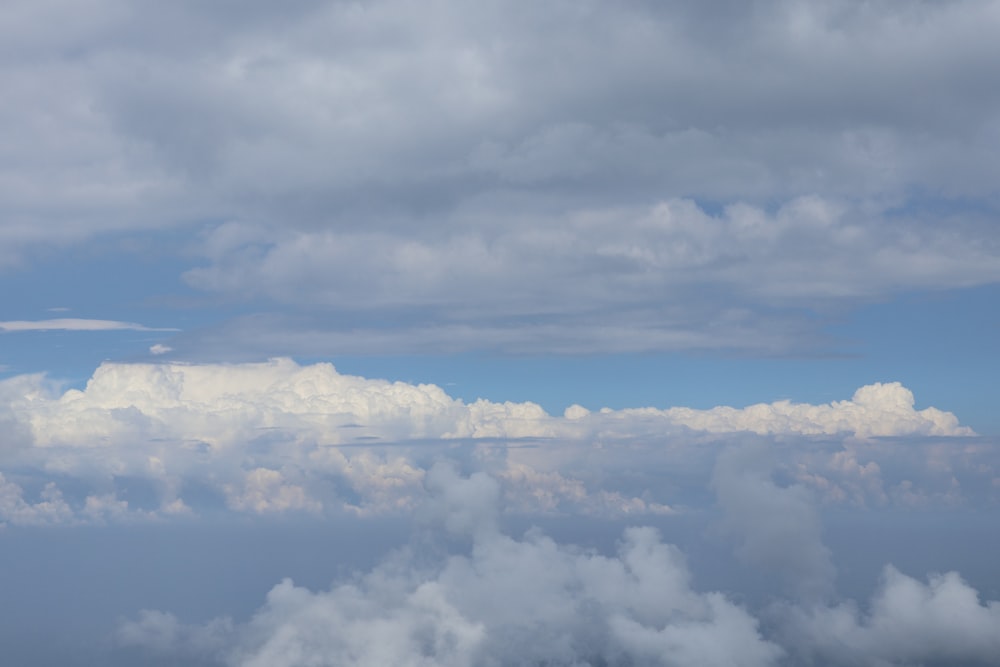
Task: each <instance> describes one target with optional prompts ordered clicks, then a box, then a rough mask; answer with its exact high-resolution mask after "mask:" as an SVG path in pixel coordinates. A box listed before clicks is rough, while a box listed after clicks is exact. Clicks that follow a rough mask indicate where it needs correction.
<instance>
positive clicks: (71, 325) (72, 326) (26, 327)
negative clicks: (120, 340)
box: [0, 318, 180, 333]
mask: <svg viewBox="0 0 1000 667" xmlns="http://www.w3.org/2000/svg"><path fill="white" fill-rule="evenodd" d="M0 331H2V332H4V333H16V332H22V331H180V329H173V328H166V327H147V326H145V325H142V324H136V323H135V322H119V321H117V320H90V319H81V318H61V319H54V320H8V321H6V322H0Z"/></svg>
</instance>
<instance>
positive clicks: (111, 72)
mask: <svg viewBox="0 0 1000 667" xmlns="http://www.w3.org/2000/svg"><path fill="white" fill-rule="evenodd" d="M14 7H15V8H14V9H12V10H11V16H12V17H15V18H12V19H11V21H10V22H9V23H8V24H7V25H5V26H4V27H3V28H2V29H0V31H2V34H0V41H2V42H3V43H4V45H5V47H4V50H3V54H0V83H2V85H3V89H4V90H5V92H6V95H7V99H8V100H9V102H10V103H9V104H8V105H7V109H6V110H5V111H4V115H3V118H2V120H3V123H2V126H3V128H4V129H3V130H2V131H0V132H2V135H0V140H2V141H3V144H4V145H5V146H7V147H8V150H7V151H6V152H5V156H4V158H3V159H2V160H0V209H2V210H3V211H4V216H3V222H2V223H0V248H2V250H0V266H5V267H8V268H10V269H16V268H17V267H23V266H25V265H30V263H31V262H32V260H33V258H34V257H35V256H36V253H38V252H41V251H42V250H43V249H46V248H52V247H62V248H67V247H72V248H76V247H89V246H87V244H89V243H95V244H97V243H98V242H99V241H100V247H101V248H102V249H103V250H104V251H105V252H107V251H108V245H109V244H107V242H106V241H107V239H108V238H112V239H114V238H117V237H119V236H121V235H128V236H130V237H131V239H130V240H129V242H127V243H123V244H122V245H121V247H120V248H119V249H118V250H116V251H114V252H121V253H125V254H129V253H131V252H134V250H129V248H132V249H134V248H136V247H148V246H149V245H151V244H156V246H157V247H158V248H161V247H166V246H169V245H170V244H160V243H159V240H161V239H162V238H165V237H167V236H168V235H169V234H170V233H174V232H180V234H181V235H182V236H183V238H184V239H186V240H185V241H184V242H182V243H181V245H184V244H185V243H189V244H190V247H188V248H181V249H179V252H178V256H179V261H180V262H181V263H182V264H179V265H178V266H177V267H176V273H178V274H179V273H183V276H184V280H185V281H186V282H187V284H188V285H189V286H191V287H193V288H195V289H196V290H198V291H200V292H203V293H206V295H207V296H209V297H210V298H212V299H220V298H221V299H222V300H223V301H224V302H232V301H233V300H238V301H241V302H243V300H246V299H249V300H250V303H251V304H252V308H251V309H250V313H251V314H250V315H248V316H247V317H246V318H233V319H230V320H226V321H221V322H218V323H216V327H215V328H209V329H208V330H198V331H195V332H192V333H191V334H190V335H188V336H186V337H182V338H181V340H179V341H178V342H177V343H176V344H174V343H171V344H170V345H169V346H170V347H174V348H175V349H176V350H177V351H178V354H180V355H185V358H189V359H193V358H202V359H206V358H213V356H214V358H215V359H218V358H221V356H220V355H222V354H223V353H224V352H225V351H227V350H228V351H229V353H230V354H233V355H235V356H241V357H242V358H244V359H245V358H248V357H254V358H264V357H267V356H273V355H275V354H311V355H318V354H324V355H328V354H332V353H334V352H343V351H344V350H349V351H352V352H379V353H384V352H387V351H399V350H407V351H411V352H426V351H434V352H443V351H453V350H461V349H490V350H501V351H504V352H525V351H530V352H546V353H551V352H558V353H573V352H607V351H614V352H631V351H647V350H689V349H727V350H741V351H744V352H751V353H753V354H787V353H789V352H795V353H801V352H815V351H816V350H820V349H822V350H826V349H829V347H830V345H831V343H830V341H829V340H827V339H826V338H825V337H824V335H823V326H824V324H826V323H827V320H828V318H829V317H831V314H833V313H839V312H842V309H843V308H844V307H851V306H856V305H857V304H859V303H865V302H868V301H870V300H872V299H881V298H887V297H891V296H893V295H895V294H899V293H902V292H905V291H909V290H927V289H929V290H939V289H950V288H964V287H969V286H976V285H986V284H995V283H996V282H997V281H998V280H1000V274H998V270H997V266H998V265H1000V262H998V256H1000V242H998V238H997V234H996V226H995V225H994V224H993V223H992V219H993V213H994V211H995V208H996V201H997V200H996V196H997V190H996V185H995V182H994V180H993V179H990V178H988V177H986V176H984V175H986V174H992V173H995V172H996V171H997V167H998V164H997V155H1000V151H998V150H997V145H998V142H1000V131H998V129H1000V128H998V126H997V122H996V118H997V114H996V111H997V108H998V105H1000V99H998V97H997V95H996V94H995V93H993V92H992V91H993V88H994V86H992V85H991V84H992V70H993V64H994V63H995V62H996V60H997V59H998V58H1000V50H998V47H997V46H996V40H995V39H993V35H994V34H995V33H996V31H997V29H998V27H1000V25H998V24H1000V15H998V13H997V11H996V8H995V7H994V6H993V5H992V3H988V2H979V1H978V0H963V1H960V2H949V3H938V2H919V3H916V4H913V3H911V4H909V5H907V6H905V7H903V6H896V5H892V4H884V3H876V4H874V5H867V4H866V5H857V4H856V3H849V2H842V1H840V0H828V1H824V2H805V1H804V0H786V1H783V2H778V3H775V4H770V5H767V6H766V7H765V6H753V7H739V6H737V5H735V4H732V3H730V5H728V6H727V10H726V11H724V12H718V11H711V12H709V11H706V10H705V8H704V7H703V6H702V5H701V4H699V3H697V2H689V1H686V0H685V1H680V2H672V3H670V4H669V5H662V6H661V5H659V4H657V3H647V2H637V3H631V4H628V5H614V6H598V5H588V6H587V7H579V6H577V5H576V4H574V3H564V2H556V3H548V4H546V5H545V6H544V7H536V8H533V9H532V10H530V11H521V10H518V11H511V9H510V8H509V7H508V6H506V5H505V4H504V3H498V2H485V3H478V5H477V7H476V9H475V11H472V10H470V8H469V7H468V6H466V5H464V4H463V3H460V2H455V1H453V0H448V1H444V2H438V3H436V4H435V5H434V7H433V8H427V7H422V6H417V5H416V4H415V3H413V2H411V1H410V0H377V1H373V2H363V3H360V4H347V5H344V4H342V3H333V2H323V1H313V0H309V1H306V2H301V3H296V5H295V6H294V7H283V8H281V10H280V11H278V10H276V9H275V8H272V7H269V6H267V5H266V4H265V3H259V2H254V3H253V5H252V7H250V8H248V9H247V10H246V16H240V17H235V16H232V15H230V13H229V12H228V10H226V9H225V8H223V6H221V5H220V6H218V7H208V6H205V5H202V4H199V3H187V2H186V3H180V4H175V5H172V6H171V7H170V8H169V9H156V10H145V9H144V10H143V11H138V10H137V9H135V8H130V7H127V6H124V5H122V3H120V2H116V1H115V0H99V1H97V2H94V3H91V4H90V5H89V6H88V9H87V11H86V12H85V14H86V15H85V16H84V15H82V14H81V12H80V11H79V10H78V9H77V8H73V7H70V6H64V3H62V2H58V1H55V0H53V1H52V2H47V3H44V4H42V5H37V4H36V3H27V2H16V3H15V4H14ZM56 14H58V15H60V16H68V17H72V20H71V21H69V22H70V23H72V26H73V27H72V28H55V27H54V24H55V23H56V22H55V21H53V20H51V17H52V16H53V15H56ZM67 20H69V19H67ZM913 100H920V103H919V104H914V103H913ZM152 234H158V236H156V237H155V238H156V240H151V237H150V236H149V235H152ZM98 240H99V241H98ZM111 245H112V246H114V244H113V243H112V244H111ZM169 289H174V288H173V286H171V287H170V288H169ZM243 312H246V311H243ZM817 316H818V317H817ZM199 354H200V355H201V356H200V357H199Z"/></svg>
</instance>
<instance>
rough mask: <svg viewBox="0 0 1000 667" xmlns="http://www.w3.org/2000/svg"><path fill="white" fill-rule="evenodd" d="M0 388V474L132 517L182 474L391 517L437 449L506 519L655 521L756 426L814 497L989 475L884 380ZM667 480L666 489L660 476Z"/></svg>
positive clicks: (258, 498) (968, 483) (78, 506)
mask: <svg viewBox="0 0 1000 667" xmlns="http://www.w3.org/2000/svg"><path fill="white" fill-rule="evenodd" d="M0 397H2V401H0V420H2V421H3V422H4V423H5V430H6V432H7V433H8V438H7V444H8V447H7V449H6V450H5V453H4V458H3V459H0V466H7V465H11V466H13V465H16V466H20V467H21V468H20V469H23V470H28V471H32V474H33V475H35V476H36V477H37V478H39V479H51V478H52V476H53V475H64V476H69V477H70V478H73V479H78V480H81V481H82V482H83V485H84V487H86V488H88V489H89V490H88V491H87V492H86V494H84V495H81V496H78V497H74V498H71V499H69V500H68V501H67V502H70V504H71V505H72V506H73V507H74V520H90V519H94V520H96V519H97V518H98V515H101V516H104V515H107V518H108V519H114V518H115V516H116V515H114V513H113V512H112V513H110V514H109V513H108V512H104V511H103V509H102V511H100V512H98V511H97V509H98V505H95V503H98V501H100V502H101V504H100V507H101V508H107V509H109V510H110V509H112V508H114V507H121V508H122V509H123V510H127V514H128V516H130V517H139V516H143V513H147V514H148V513H151V512H152V513H159V514H171V513H177V512H178V511H180V512H187V511H193V512H197V511H198V509H199V508H198V507H196V506H192V505H191V503H190V499H189V498H188V497H187V496H186V495H185V494H186V491H185V489H186V488H189V487H190V485H192V484H193V485H195V486H197V487H199V488H210V489H212V490H213V493H215V494H217V495H216V498H217V502H218V503H219V505H223V504H224V505H225V506H227V507H228V508H229V509H230V510H232V511H237V512H252V513H263V514H268V513H281V512H289V511H305V512H310V513H326V512H349V513H352V514H359V515H368V514H378V513H386V512H388V513H397V512H406V511H410V510H412V508H413V507H414V506H415V505H416V504H418V503H419V501H420V499H421V498H422V496H423V494H424V490H423V489H424V484H425V483H426V474H427V471H428V470H429V469H430V467H431V466H432V465H433V463H434V461H435V460H438V459H441V458H446V459H453V460H458V461H463V465H467V466H469V467H470V469H472V470H480V471H483V472H486V473H489V474H490V475H492V476H493V477H495V478H496V479H498V480H500V481H501V483H502V494H503V497H504V500H505V506H506V507H507V508H508V510H509V511H522V512H527V513H532V512H543V513H568V514H572V513H577V512H583V513H588V514H594V515H602V516H623V515H629V514H633V515H643V514H669V513H673V512H676V511H678V508H679V507H680V508H683V506H684V504H685V503H686V502H688V500H687V499H686V496H685V495H684V493H685V492H684V491H683V489H691V488H693V486H692V485H693V484H695V480H697V483H696V484H697V485H701V486H702V487H703V486H704V484H705V483H707V480H708V477H709V476H710V474H711V470H712V466H713V461H714V457H715V455H716V454H717V453H718V452H719V450H720V448H722V447H723V446H725V444H726V443H728V442H731V441H732V440H733V439H746V438H753V437H756V436H761V437H767V438H768V439H772V440H773V439H775V438H778V440H779V442H784V443H785V444H784V445H783V446H782V448H781V449H780V450H776V451H777V452H778V453H777V454H776V456H777V459H778V460H779V461H780V464H781V466H782V474H783V475H789V476H790V477H791V478H793V479H795V480H797V481H798V482H799V483H800V484H801V485H802V487H803V488H808V489H812V490H814V491H816V492H817V493H818V494H819V496H820V497H821V498H823V499H824V500H825V501H826V502H831V503H851V504H855V505H859V506H863V505H866V504H875V505H878V504H902V505H930V506H937V505H940V504H942V503H944V504H947V505H956V504H958V505H961V504H963V503H966V502H971V501H972V499H973V498H974V499H975V500H974V502H983V501H985V500H986V498H987V497H989V496H990V494H991V493H993V492H992V491H990V489H993V488H994V487H993V486H991V485H990V481H989V480H991V479H992V478H993V477H995V476H996V474H995V472H993V471H994V470H995V469H996V465H995V451H994V450H995V447H993V446H992V445H991V444H990V443H989V442H988V441H984V440H983V439H979V438H974V437H970V436H971V435H972V432H971V430H970V429H968V428H967V427H964V426H962V425H960V424H959V422H958V420H957V418H956V417H955V416H954V415H952V414H951V413H946V412H942V411H940V410H936V409H935V408H925V409H923V410H919V411H918V410H915V409H914V407H913V396H912V394H911V392H909V390H907V389H906V388H904V387H902V386H901V385H899V384H898V383H889V384H875V385H870V386H867V387H862V388H861V389H859V390H858V391H857V392H855V395H854V396H853V398H852V399H850V400H844V401H834V402H832V403H829V404H825V405H810V404H797V403H790V402H787V401H780V402H777V403H773V404H760V405H753V406H749V407H746V408H732V407H725V406H723V407H717V408H711V409H708V410H692V409H688V408H662V409H661V408H631V409H623V410H610V409H603V410H597V411H588V410H586V409H584V408H581V407H580V406H571V407H570V408H569V409H567V411H566V414H564V415H563V416H555V415H549V414H547V413H546V412H545V411H544V410H543V409H542V408H541V407H540V406H538V405H536V404H534V403H530V402H526V403H511V402H507V403H497V402H492V401H488V400H483V399H480V400H476V401H473V402H471V403H465V402H464V401H462V400H459V399H456V398H452V397H451V396H449V395H448V394H447V393H445V392H444V391H443V390H442V389H441V388H440V387H437V386H434V385H413V384H407V383H403V382H388V381H385V380H371V379H366V378H363V377H356V376H350V375H342V374H340V373H338V372H337V371H336V370H335V369H334V367H333V366H331V365H329V364H313V365H307V366H300V365H299V364H297V363H295V362H293V361H291V360H288V359H275V360H272V361H269V362H266V363H247V364H183V363H160V364H117V363H105V364H103V365H102V366H100V367H99V368H98V369H97V370H96V371H95V372H94V374H93V376H92V377H91V378H90V380H89V381H88V383H87V385H86V386H85V387H84V388H83V389H70V390H68V391H62V390H61V389H59V388H58V386H57V385H56V384H55V383H52V382H51V381H48V380H46V379H45V378H44V377H42V376H17V377H14V378H9V379H6V380H2V381H0ZM880 438H881V440H880ZM942 438H943V439H945V440H943V441H941V440H935V439H942ZM956 438H961V439H963V440H967V441H968V442H967V443H966V444H963V445H961V447H958V446H956V445H954V444H953V443H954V442H955V439H956ZM894 439H896V440H894ZM898 439H905V440H906V441H907V444H906V445H905V447H903V446H901V445H900V444H899V443H898V442H897V440H898ZM921 443H922V444H921ZM904 449H905V456H904V455H903V454H902V452H903V451H904ZM5 461H6V463H5ZM0 469H6V468H5V467H0ZM116 476H136V477H138V478H141V479H144V480H148V481H149V483H150V484H151V485H152V487H153V488H154V489H155V490H156V491H155V492H156V494H158V495H157V500H156V501H155V502H152V501H150V502H146V503H145V504H144V505H142V506H139V505H134V504H129V505H128V506H123V505H121V504H120V502H119V501H118V500H116V499H115V497H114V495H111V496H108V493H109V492H111V491H112V489H111V488H109V487H108V482H107V480H108V479H109V478H111V479H113V478H114V477H116ZM668 478H670V479H674V480H675V482H676V483H678V484H680V486H679V487H677V486H670V485H668V486H664V484H663V482H664V480H665V479H668ZM102 480H103V481H102ZM685 480H686V481H685ZM984 480H985V481H984ZM61 485H62V483H60V486H61ZM112 486H113V484H112ZM667 489H673V491H667ZM786 492H788V491H786ZM970 492H972V493H973V494H974V495H973V496H971V497H970V496H969V493H970ZM87 496H90V497H92V498H93V500H87ZM107 498H110V499H112V500H114V501H115V502H111V501H110V500H109V501H108V502H104V501H103V500H101V499H107ZM88 502H89V503H91V505H92V506H91V507H90V508H89V509H88V506H87V505H86V503H88ZM116 503H118V504H116ZM121 517H122V518H125V514H122V515H121Z"/></svg>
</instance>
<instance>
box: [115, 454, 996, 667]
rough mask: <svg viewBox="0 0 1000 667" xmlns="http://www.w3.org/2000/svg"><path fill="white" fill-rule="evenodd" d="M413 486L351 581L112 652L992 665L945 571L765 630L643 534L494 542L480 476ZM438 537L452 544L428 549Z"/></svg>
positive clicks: (971, 594) (160, 615)
mask: <svg viewBox="0 0 1000 667" xmlns="http://www.w3.org/2000/svg"><path fill="white" fill-rule="evenodd" d="M722 465H723V467H724V468H725V467H727V466H729V464H728V463H726V464H722ZM721 474H722V475H726V474H728V472H722V473H721ZM756 486H757V487H759V485H756ZM427 488H428V494H429V495H428V500H427V504H426V505H424V506H423V508H422V513H421V516H423V517H424V519H425V521H426V523H425V528H424V530H425V533H424V534H423V536H422V537H421V539H420V540H418V541H417V542H415V543H414V544H413V545H411V546H410V547H407V548H404V549H402V550H400V551H398V552H396V553H394V554H392V555H390V556H389V557H387V558H386V559H385V560H384V561H383V562H382V563H380V564H378V565H376V566H375V567H374V568H372V569H370V570H369V571H367V572H365V573H363V574H356V575H354V576H353V577H351V578H349V579H345V580H341V581H338V582H336V583H335V584H334V585H333V586H332V587H331V588H330V589H329V590H324V591H313V590H310V589H308V588H305V587H300V586H296V585H295V584H294V583H293V582H292V581H290V580H287V579H286V580H284V581H282V582H281V583H279V584H278V585H276V586H274V588H272V589H271V591H270V592H269V593H268V594H267V597H266V601H265V603H264V605H263V606H262V607H260V608H259V609H258V610H257V612H256V613H255V614H254V615H253V617H252V619H250V620H249V621H248V622H246V623H234V622H233V621H232V620H231V619H229V618H217V619H215V620H212V621H210V622H208V623H206V624H203V625H189V624H185V623H183V622H182V621H181V620H179V619H178V618H177V617H176V616H174V615H173V614H171V613H169V612H164V611H152V610H145V611H143V612H142V613H141V614H139V615H138V617H137V618H135V619H134V620H126V621H124V622H122V623H121V624H120V625H119V627H118V630H117V633H116V638H117V641H118V643H119V644H120V645H123V646H130V647H140V648H143V649H145V650H147V651H150V652H152V653H154V654H161V655H164V654H165V655H167V656H171V655H172V656H181V655H187V656H189V657H198V658H201V659H206V658H207V659H211V660H214V661H217V664H220V665H221V664H225V665H244V666H247V667H251V666H257V665H261V666H263V665H268V666H270V665H276V666H279V667H280V666H282V665H288V666H291V665H300V664H314V663H315V664H337V665H345V666H347V667H355V666H357V667H361V666H367V665H382V664H387V663H391V664H401V665H414V666H419V665H454V666H455V667H466V666H468V665H482V664H486V665H508V664H519V665H566V666H569V665H581V664H595V663H597V664H605V665H632V664H644V665H645V664H648V665H662V666H665V667H668V666H678V667H679V666H680V665H706V666H709V667H711V666H716V665H718V666H722V665H745V666H747V667H758V666H760V667H763V666H767V665H770V666H774V667H777V666H778V665H782V664H790V663H792V662H795V663H797V661H804V662H805V663H807V664H829V665H848V664H862V665H871V666H872V667H875V666H888V665H904V664H927V665H931V664H935V665H936V664H954V663H955V662H956V661H959V662H962V661H968V662H972V663H974V664H990V662H991V661H992V660H993V658H994V657H995V655H996V651H997V648H998V644H997V636H998V634H997V631H998V630H1000V606H998V605H1000V603H998V602H988V603H986V604H985V605H984V604H982V603H980V602H979V600H978V594H977V592H976V591H975V590H974V589H973V588H971V587H970V586H968V585H967V584H966V583H965V582H963V581H962V580H961V578H960V577H959V576H958V575H957V574H956V573H954V572H951V573H948V574H945V575H933V576H931V577H930V578H929V581H928V583H927V584H923V583H921V582H919V581H917V580H915V579H913V578H911V577H908V576H906V575H904V574H902V573H900V572H899V571H898V570H896V569H895V568H893V567H892V566H887V567H886V568H885V570H884V575H883V582H882V584H881V586H880V588H879V589H878V590H877V591H876V592H875V594H874V595H873V597H872V600H871V604H870V606H869V608H870V611H869V612H867V613H865V614H860V613H859V612H858V610H857V606H856V604H855V603H853V602H843V603H837V604H832V605H825V604H823V603H821V602H818V601H817V600H815V599H814V598H811V597H809V596H806V597H805V598H802V597H799V596H798V595H795V596H793V597H789V598H785V599H783V600H782V601H780V602H777V603H772V604H771V605H769V606H768V607H767V608H765V609H763V610H761V613H762V614H765V615H766V616H767V617H768V622H767V624H761V623H759V621H758V618H757V616H756V615H755V614H754V612H753V611H752V610H750V609H748V608H746V607H743V606H740V605H737V604H736V603H734V602H733V601H732V600H731V599H729V598H728V597H727V596H726V595H725V594H723V593H720V592H702V591H700V590H698V588H697V587H696V586H695V585H694V583H693V581H692V577H691V574H690V572H689V571H688V568H687V566H686V564H685V559H684V555H683V553H682V552H681V550H680V549H679V548H677V547H675V546H673V545H670V544H666V543H664V542H663V541H662V540H661V539H660V536H659V535H658V534H657V532H656V531H655V530H653V529H651V528H645V527H631V528H627V529H625V531H624V533H623V535H622V538H621V540H620V541H619V543H618V547H617V553H616V554H614V555H601V554H599V553H596V552H594V551H590V550H585V549H580V548H577V547H574V546H572V545H565V544H560V543H558V542H556V541H555V540H553V539H551V538H550V537H548V536H547V535H545V534H544V533H543V532H541V531H539V530H537V529H532V530H530V531H528V532H527V533H525V534H524V535H523V536H521V537H519V538H518V537H513V536H510V535H508V534H506V533H504V532H503V531H502V530H500V529H499V527H498V524H497V522H496V514H497V509H498V505H497V503H498V499H499V488H498V484H497V483H496V481H495V480H493V479H491V478H490V477H488V476H485V475H482V474H481V473H477V474H473V475H472V476H469V477H462V476H459V475H458V474H456V472H455V471H454V469H453V468H451V467H449V466H442V465H438V466H435V467H434V468H433V469H432V470H431V471H430V473H429V475H428V487H427ZM721 488H722V487H721V483H720V485H719V489H721ZM741 493H742V492H741ZM768 493H771V494H772V498H773V502H770V503H766V505H767V506H766V507H764V506H762V505H761V504H760V503H752V505H755V507H751V508H750V509H749V510H747V511H746V512H743V513H742V518H749V517H750V516H751V515H756V516H757V517H758V518H761V517H762V516H763V514H765V513H768V512H773V511H782V510H785V509H789V508H795V507H807V506H808V502H807V501H804V500H803V499H802V498H799V497H795V495H794V494H778V495H774V492H773V491H772V492H768ZM721 500H722V502H723V504H726V505H729V501H728V500H727V499H725V498H721ZM731 509H732V507H729V508H728V509H727V511H729V510H731ZM745 529H746V531H747V535H748V536H750V537H749V539H750V541H751V542H754V543H760V542H763V541H765V540H767V539H769V537H773V529H772V528H769V527H767V526H766V525H762V524H760V523H759V522H756V521H750V522H748V523H747V524H746V525H745ZM444 534H447V535H449V536H450V538H451V539H454V538H462V539H464V540H465V541H467V542H468V543H469V548H468V549H467V550H461V551H460V552H458V553H455V552H454V551H453V550H452V549H448V548H444V549H443V550H442V547H443V541H442V536H443V535H444ZM806 539H807V540H808V539H813V538H812V537H807V538H806ZM818 543H819V542H818V538H817V544H818ZM429 544H436V545H438V546H436V547H434V548H431V549H428V548H427V547H428V545H429ZM780 547H781V545H780V544H777V545H774V548H772V549H770V551H769V552H768V554H764V553H760V554H759V555H760V556H762V559H761V560H760V561H759V562H760V564H765V563H766V564H768V565H777V564H779V563H780V562H781V561H782V557H781V556H780V555H779V554H778V550H779V549H780ZM793 551H794V550H793Z"/></svg>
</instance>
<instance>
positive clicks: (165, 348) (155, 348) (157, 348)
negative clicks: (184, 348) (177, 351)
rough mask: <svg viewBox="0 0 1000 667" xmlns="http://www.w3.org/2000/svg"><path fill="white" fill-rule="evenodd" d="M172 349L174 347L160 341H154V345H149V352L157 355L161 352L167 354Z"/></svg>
mask: <svg viewBox="0 0 1000 667" xmlns="http://www.w3.org/2000/svg"><path fill="white" fill-rule="evenodd" d="M173 351H174V348H172V347H170V346H169V345H163V344H162V343H156V344H155V345H151V346H150V347H149V353H150V354H155V355H157V356H159V355H161V354H167V353H168V352H173Z"/></svg>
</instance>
